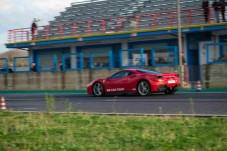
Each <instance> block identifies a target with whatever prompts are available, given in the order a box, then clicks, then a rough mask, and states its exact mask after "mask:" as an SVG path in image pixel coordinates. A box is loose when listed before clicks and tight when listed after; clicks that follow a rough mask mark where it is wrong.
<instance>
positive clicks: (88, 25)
mask: <svg viewBox="0 0 227 151" xmlns="http://www.w3.org/2000/svg"><path fill="white" fill-rule="evenodd" d="M203 11H204V10H203V9H201V8H192V9H187V10H181V20H182V26H187V25H196V24H201V23H205V22H206V21H205V19H204V14H203V13H204V12H203ZM208 11H209V13H208V15H209V16H208V18H209V23H211V22H213V20H214V18H213V17H212V16H214V15H213V14H214V13H213V9H212V8H210V9H208ZM176 26H177V11H176V10H171V11H166V12H152V13H147V14H135V15H131V16H118V17H111V18H102V19H90V20H80V21H75V22H66V21H62V22H61V23H58V24H57V23H56V24H50V25H45V26H39V27H38V29H37V31H38V34H37V35H33V38H32V33H31V28H21V29H13V30H9V31H8V36H9V37H8V42H9V43H15V42H24V41H29V40H42V39H46V40H48V39H51V38H62V37H67V36H83V35H91V34H104V33H113V32H125V31H132V30H143V29H154V30H155V29H157V28H165V27H176Z"/></svg>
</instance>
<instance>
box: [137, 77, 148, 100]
mask: <svg viewBox="0 0 227 151" xmlns="http://www.w3.org/2000/svg"><path fill="white" fill-rule="evenodd" d="M137 93H138V94H139V95H141V96H146V95H149V94H150V84H149V83H148V82H147V81H145V80H143V81H140V82H139V83H138V84H137Z"/></svg>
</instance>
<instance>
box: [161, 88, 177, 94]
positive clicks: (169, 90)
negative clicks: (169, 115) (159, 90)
mask: <svg viewBox="0 0 227 151" xmlns="http://www.w3.org/2000/svg"><path fill="white" fill-rule="evenodd" d="M176 91H177V90H176V88H175V87H173V88H172V87H170V88H167V89H166V90H165V91H164V93H165V94H174V93H175V92H176Z"/></svg>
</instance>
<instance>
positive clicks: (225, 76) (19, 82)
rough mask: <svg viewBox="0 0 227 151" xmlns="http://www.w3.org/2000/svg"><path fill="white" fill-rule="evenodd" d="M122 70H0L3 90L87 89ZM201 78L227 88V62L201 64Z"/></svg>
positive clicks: (207, 84) (211, 85)
mask: <svg viewBox="0 0 227 151" xmlns="http://www.w3.org/2000/svg"><path fill="white" fill-rule="evenodd" d="M146 69H150V70H154V71H159V72H178V73H179V72H180V71H179V69H180V68H179V67H146ZM119 70H120V69H108V70H106V69H105V70H104V69H103V70H89V69H86V70H82V71H58V72H30V73H28V72H26V73H10V74H0V90H85V89H86V87H87V85H88V83H89V82H91V81H92V80H95V79H99V78H106V77H109V76H111V75H113V74H114V73H116V72H117V71H119ZM202 82H203V87H205V88H227V64H214V65H205V66H202ZM183 83H185V82H183ZM183 85H185V84H183ZM187 88H188V87H187Z"/></svg>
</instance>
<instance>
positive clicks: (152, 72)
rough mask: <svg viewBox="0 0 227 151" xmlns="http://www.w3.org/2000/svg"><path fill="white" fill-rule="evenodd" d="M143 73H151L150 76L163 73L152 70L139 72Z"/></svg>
mask: <svg viewBox="0 0 227 151" xmlns="http://www.w3.org/2000/svg"><path fill="white" fill-rule="evenodd" d="M137 71H138V72H141V73H150V74H161V72H156V71H151V70H137Z"/></svg>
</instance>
